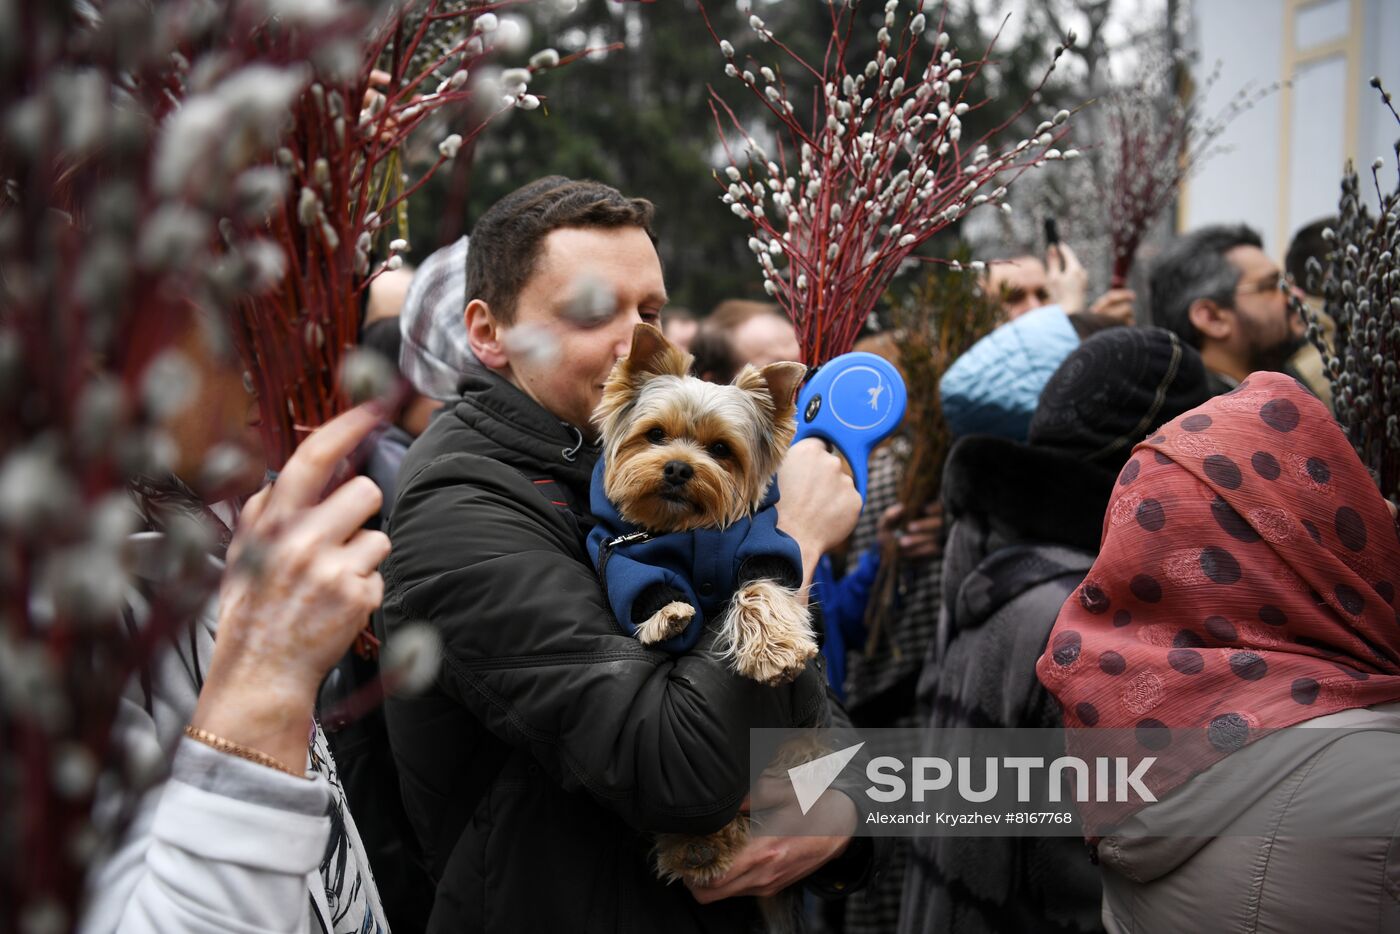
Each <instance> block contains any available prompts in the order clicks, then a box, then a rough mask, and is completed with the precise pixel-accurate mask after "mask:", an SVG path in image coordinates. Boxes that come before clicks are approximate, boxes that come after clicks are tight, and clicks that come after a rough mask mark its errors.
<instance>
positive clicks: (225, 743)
mask: <svg viewBox="0 0 1400 934" xmlns="http://www.w3.org/2000/svg"><path fill="white" fill-rule="evenodd" d="M185 735H186V736H188V737H189V738H190V739H193V740H197V741H199V742H201V743H203V744H204V745H206V746H209V747H210V748H213V749H217V750H218V751H219V752H226V753H228V754H229V755H232V756H238V757H239V758H240V759H247V760H248V761H249V762H256V763H257V764H258V765H262V766H266V767H267V768H269V769H276V770H277V771H279V772H285V773H286V774H288V775H291V776H294V777H296V778H306V770H305V769H303V770H301V771H297V770H295V769H291V768H288V767H287V766H286V765H285V764H283V763H282V762H281V761H279V760H277V759H274V758H273V757H272V756H269V755H268V754H267V753H265V752H258V750H256V749H249V748H248V747H247V746H243V745H240V744H238V743H235V742H234V741H233V740H229V739H224V738H223V737H222V736H215V735H214V734H213V733H210V732H209V731H208V730H201V729H199V728H198V727H194V726H186V727H185Z"/></svg>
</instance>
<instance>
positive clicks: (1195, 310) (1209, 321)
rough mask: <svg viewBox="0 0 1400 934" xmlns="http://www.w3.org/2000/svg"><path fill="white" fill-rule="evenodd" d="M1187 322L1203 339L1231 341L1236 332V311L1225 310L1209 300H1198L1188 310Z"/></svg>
mask: <svg viewBox="0 0 1400 934" xmlns="http://www.w3.org/2000/svg"><path fill="white" fill-rule="evenodd" d="M1186 317H1187V320H1189V321H1190V322H1191V326H1192V327H1193V328H1195V329H1196V331H1197V333H1199V334H1200V335H1201V337H1202V338H1203V339H1205V338H1209V339H1210V340H1213V341H1225V340H1229V339H1230V336H1231V335H1232V334H1234V332H1235V313H1234V309H1231V308H1223V307H1221V306H1220V305H1218V304H1217V303H1216V302H1214V301H1212V300H1211V299H1209V298H1198V299H1196V300H1195V301H1194V302H1192V303H1191V307H1190V308H1188V309H1186Z"/></svg>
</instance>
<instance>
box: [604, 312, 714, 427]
mask: <svg viewBox="0 0 1400 934" xmlns="http://www.w3.org/2000/svg"><path fill="white" fill-rule="evenodd" d="M690 361H691V357H690V355H689V354H687V353H684V352H683V351H681V350H680V349H679V348H677V347H676V345H675V344H672V343H671V342H670V341H668V340H667V339H666V338H665V336H664V335H663V334H662V333H661V332H660V331H658V330H657V329H656V328H654V327H652V326H651V325H649V324H639V325H637V326H636V328H634V329H633V331H632V349H631V350H629V351H628V352H627V356H625V357H623V358H622V359H621V360H619V361H617V363H616V364H615V365H614V366H613V368H612V373H611V374H609V375H608V381H607V383H606V384H604V386H603V398H602V399H601V400H600V401H599V402H598V408H597V409H595V410H594V411H593V422H594V424H596V425H597V426H598V429H599V431H601V432H602V434H603V437H604V438H605V439H608V438H614V437H618V436H619V426H620V424H621V423H622V422H623V421H625V420H626V417H627V412H628V410H629V408H630V406H631V405H632V402H633V400H634V399H635V398H636V396H637V393H638V392H639V391H641V388H642V386H643V384H645V383H646V381H647V380H649V379H651V378H652V377H654V376H685V375H686V373H687V372H689V370H690Z"/></svg>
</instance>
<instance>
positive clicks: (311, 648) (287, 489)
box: [191, 406, 389, 769]
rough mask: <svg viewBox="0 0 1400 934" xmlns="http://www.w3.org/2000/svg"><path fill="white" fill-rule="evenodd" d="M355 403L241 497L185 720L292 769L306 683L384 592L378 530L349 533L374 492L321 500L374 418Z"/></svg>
mask: <svg viewBox="0 0 1400 934" xmlns="http://www.w3.org/2000/svg"><path fill="white" fill-rule="evenodd" d="M379 421H380V418H379V415H378V414H376V413H375V411H374V410H372V409H370V408H368V407H363V406H362V407H360V408H357V409H354V410H352V411H350V412H347V413H345V414H344V415H341V416H340V417H338V418H335V419H333V420H332V421H330V422H328V423H326V425H325V426H323V427H322V428H321V429H320V430H318V431H317V432H315V433H314V434H312V435H311V436H310V437H309V438H307V439H306V440H305V441H303V442H302V444H301V446H300V447H299V448H297V450H296V453H295V454H293V455H292V457H291V459H290V460H289V461H288V462H287V465H286V467H285V468H284V469H283V471H282V473H281V475H280V476H279V477H278V478H277V481H276V482H275V483H274V484H273V485H272V486H270V487H267V488H265V489H263V490H262V491H261V492H259V493H258V494H257V495H256V496H254V497H253V498H252V499H250V500H249V501H248V504H247V506H245V507H244V509H243V513H242V515H241V516H240V517H239V523H238V532H237V534H236V535H235V536H234V539H233V543H232V544H231V545H230V546H229V555H228V557H229V563H228V568H227V569H226V570H225V572H224V578H223V581H222V583H221V585H220V591H219V631H218V636H217V638H216V640H215V643H214V657H213V659H212V660H211V662H210V666H209V672H208V674H207V676H206V678H205V684H204V689H203V691H201V692H200V697H199V705H198V707H197V708H196V710H195V715H194V718H193V719H192V721H191V722H192V724H193V725H194V726H197V727H199V728H201V729H205V730H208V731H209V732H211V733H214V734H216V735H218V736H222V737H224V738H225V739H229V740H232V741H233V742H235V743H241V744H242V745H245V746H249V747H251V748H254V749H258V750H260V751H262V752H264V753H267V754H268V755H270V756H272V757H273V758H275V759H277V760H278V761H280V762H283V763H284V764H286V765H288V766H290V767H292V768H294V769H299V768H300V767H301V765H302V763H303V761H304V759H305V756H306V737H307V732H308V728H309V726H310V718H311V711H312V708H313V705H314V703H315V697H316V689H317V686H318V685H319V684H320V682H321V679H322V678H323V677H324V676H325V673H326V672H327V671H328V670H330V668H331V667H332V666H333V665H334V664H335V663H336V661H337V660H339V659H340V657H341V656H342V655H343V654H344V653H345V650H346V649H347V648H348V647H349V645H350V643H351V642H352V641H353V640H354V638H355V636H356V634H357V633H358V632H359V631H360V629H361V628H362V627H363V626H364V624H365V620H366V618H367V617H368V616H369V613H370V611H372V610H373V609H374V608H375V607H377V606H379V604H380V602H381V601H382V600H383V597H384V580H383V578H382V577H380V576H379V572H378V570H377V568H378V566H379V562H380V561H382V560H383V559H384V557H385V556H386V555H388V553H389V539H388V537H387V536H385V535H384V534H383V533H382V532H368V531H364V530H363V529H361V528H360V526H362V525H363V524H364V521H365V520H366V519H367V518H369V517H370V516H371V515H373V514H374V513H375V512H377V511H378V509H379V505H380V501H381V499H382V497H381V494H380V492H379V489H378V487H376V486H375V485H374V482H373V481H372V480H369V479H368V478H366V477H355V478H353V479H351V480H350V481H349V482H347V483H345V484H344V485H342V486H340V487H339V488H338V489H336V490H335V491H334V492H332V493H331V494H330V495H329V496H327V497H326V498H325V499H324V501H323V500H322V494H323V493H324V491H325V489H326V486H327V484H328V483H329V482H330V481H331V478H332V476H333V475H334V473H335V471H336V469H337V467H338V466H339V465H340V464H341V461H342V459H343V458H344V457H345V456H346V455H348V454H349V453H350V452H351V451H352V450H354V448H355V446H356V445H357V444H358V443H359V442H360V441H361V440H363V439H364V438H365V437H366V436H367V435H368V434H369V433H370V431H371V430H373V429H374V427H375V426H376V425H378V424H379Z"/></svg>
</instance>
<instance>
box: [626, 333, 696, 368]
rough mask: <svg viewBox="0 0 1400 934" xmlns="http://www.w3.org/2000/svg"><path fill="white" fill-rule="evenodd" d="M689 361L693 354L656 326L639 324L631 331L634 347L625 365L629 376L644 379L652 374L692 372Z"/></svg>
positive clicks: (629, 352)
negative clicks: (686, 351) (674, 342)
mask: <svg viewBox="0 0 1400 934" xmlns="http://www.w3.org/2000/svg"><path fill="white" fill-rule="evenodd" d="M690 361H691V357H690V355H689V354H687V353H685V352H684V351H683V350H681V349H680V348H679V347H677V346H676V345H675V344H672V343H671V342H670V341H668V340H667V339H666V335H664V334H662V333H661V331H659V330H658V329H657V328H655V327H653V326H651V325H650V324H639V325H637V326H636V327H635V328H634V329H633V330H632V349H631V350H629V351H628V352H627V357H626V358H625V359H624V360H623V361H622V364H623V367H624V369H625V371H626V372H627V374H628V375H629V376H631V377H632V378H634V379H636V380H638V381H644V380H646V379H649V378H651V377H653V376H685V375H686V374H687V373H688V372H690Z"/></svg>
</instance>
